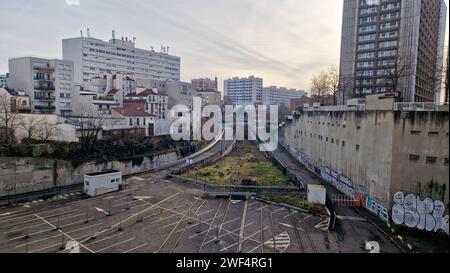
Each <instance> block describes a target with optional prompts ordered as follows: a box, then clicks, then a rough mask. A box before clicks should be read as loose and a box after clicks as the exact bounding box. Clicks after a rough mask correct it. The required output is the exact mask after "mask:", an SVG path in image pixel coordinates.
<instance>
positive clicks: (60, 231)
mask: <svg viewBox="0 0 450 273" xmlns="http://www.w3.org/2000/svg"><path fill="white" fill-rule="evenodd" d="M34 216H36V217H37V218H39V219H41V220H42V221H44V222H46V223H47V224H48V225H49V226H51V227H53V228H56V227H55V226H54V225H52V223H50V222H48V221H47V220H45V219H44V218H42V217H41V216H39V215H37V214H34ZM58 231H59V233H61V234H63V235H65V236H67V238H69V239H70V240H72V241H75V242H77V241H76V240H75V239H73V238H72V237H70V236H69V235H68V234H67V233H65V232H64V231H62V230H61V229H59V230H58ZM77 243H78V242H77ZM78 245H79V246H81V247H83V248H85V249H87V250H88V251H89V252H91V253H92V252H93V251H92V250H90V249H89V248H87V247H86V246H84V245H82V244H81V243H78Z"/></svg>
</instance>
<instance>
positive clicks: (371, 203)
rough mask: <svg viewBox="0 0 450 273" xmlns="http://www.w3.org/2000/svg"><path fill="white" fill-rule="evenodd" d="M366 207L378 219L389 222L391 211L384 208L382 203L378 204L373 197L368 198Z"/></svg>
mask: <svg viewBox="0 0 450 273" xmlns="http://www.w3.org/2000/svg"><path fill="white" fill-rule="evenodd" d="M365 207H366V208H367V209H368V210H370V211H371V212H372V213H375V214H376V215H378V217H380V218H381V219H383V220H384V221H385V222H389V210H388V209H387V208H386V207H385V206H383V204H382V203H381V202H378V201H377V200H375V199H374V198H373V197H371V196H366V198H365Z"/></svg>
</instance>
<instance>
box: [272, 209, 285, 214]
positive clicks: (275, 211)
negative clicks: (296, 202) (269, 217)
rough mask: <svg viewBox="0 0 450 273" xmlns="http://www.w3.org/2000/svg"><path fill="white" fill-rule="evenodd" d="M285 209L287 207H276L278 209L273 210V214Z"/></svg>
mask: <svg viewBox="0 0 450 273" xmlns="http://www.w3.org/2000/svg"><path fill="white" fill-rule="evenodd" d="M283 209H285V208H279V209H276V210H274V211H272V214H274V213H277V212H279V211H280V210H283Z"/></svg>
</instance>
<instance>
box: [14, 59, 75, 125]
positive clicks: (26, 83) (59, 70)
mask: <svg viewBox="0 0 450 273" xmlns="http://www.w3.org/2000/svg"><path fill="white" fill-rule="evenodd" d="M73 71H74V68H73V62H71V61H62V60H57V59H44V58H35V57H24V58H13V59H10V60H9V79H8V86H9V88H11V89H14V90H15V91H23V92H25V94H26V95H28V96H29V97H30V98H31V104H32V113H35V114H56V115H60V116H67V115H70V114H71V113H72V89H73V85H74V83H73Z"/></svg>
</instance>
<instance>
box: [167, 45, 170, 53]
mask: <svg viewBox="0 0 450 273" xmlns="http://www.w3.org/2000/svg"><path fill="white" fill-rule="evenodd" d="M169 49H170V47H169V46H167V54H169Z"/></svg>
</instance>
